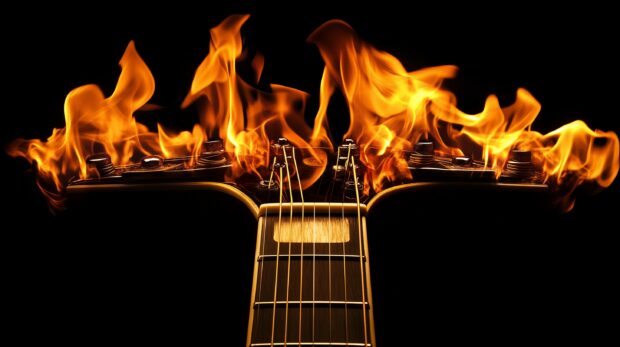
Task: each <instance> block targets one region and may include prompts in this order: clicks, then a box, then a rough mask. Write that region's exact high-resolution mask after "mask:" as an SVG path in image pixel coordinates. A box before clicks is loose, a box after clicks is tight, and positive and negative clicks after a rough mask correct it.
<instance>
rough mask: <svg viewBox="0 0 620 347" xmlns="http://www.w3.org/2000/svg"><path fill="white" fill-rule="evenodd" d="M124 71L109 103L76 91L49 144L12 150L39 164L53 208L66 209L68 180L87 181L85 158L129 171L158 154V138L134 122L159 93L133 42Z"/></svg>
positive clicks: (91, 91) (89, 89)
mask: <svg viewBox="0 0 620 347" xmlns="http://www.w3.org/2000/svg"><path fill="white" fill-rule="evenodd" d="M120 65H121V68H122V72H121V74H120V77H119V79H118V83H117V85H116V88H115V89H114V92H113V93H112V95H110V96H109V97H108V98H105V97H104V95H103V92H102V91H101V89H99V87H98V86H96V85H93V84H88V85H84V86H81V87H78V88H76V89H74V90H72V91H71V92H70V93H69V94H68V95H67V98H66V99H65V124H66V126H65V127H64V128H60V129H54V130H53V132H52V135H51V136H50V137H49V138H48V139H47V141H41V140H38V139H34V140H24V139H18V140H16V141H14V142H13V143H12V144H11V145H10V146H9V149H8V153H9V154H10V155H12V156H22V157H24V158H26V159H27V160H28V161H29V162H31V163H33V162H36V165H37V171H38V174H39V180H38V184H39V187H40V188H41V190H42V191H43V192H44V193H45V194H46V196H47V197H48V198H49V201H50V203H51V204H52V206H55V207H60V206H61V205H62V194H61V193H62V191H63V190H64V186H65V184H66V183H67V181H68V180H69V179H71V178H72V177H74V176H76V175H77V176H78V177H80V178H85V177H86V176H87V165H86V157H87V156H89V155H91V154H94V153H97V152H106V153H108V154H109V155H110V157H111V159H112V162H113V163H114V164H116V165H125V164H128V163H130V162H131V160H132V158H133V157H134V155H135V154H141V155H146V154H151V153H154V152H155V153H156V152H157V147H158V144H157V136H156V134H154V133H152V132H149V130H148V128H147V127H146V126H145V125H143V124H140V123H139V122H137V121H136V119H135V118H134V117H133V113H134V112H135V111H136V110H138V109H139V108H140V107H142V106H144V105H145V104H146V103H147V101H148V100H149V99H150V98H151V96H152V95H153V92H154V91H155V81H154V79H153V75H152V74H151V72H150V70H149V69H148V67H147V66H146V64H145V63H144V61H143V60H142V58H140V56H139V55H138V52H137V51H136V48H135V45H134V43H133V42H130V43H129V45H128V46H127V49H126V51H125V54H123V57H122V59H121V61H120Z"/></svg>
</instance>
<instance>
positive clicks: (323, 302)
mask: <svg viewBox="0 0 620 347" xmlns="http://www.w3.org/2000/svg"><path fill="white" fill-rule="evenodd" d="M286 304H287V302H286V301H276V305H277V306H279V305H286ZM288 304H289V305H297V306H299V300H296V301H290V300H289V301H288ZM301 304H302V305H312V304H315V305H340V306H344V305H351V306H365V305H368V302H361V301H340V300H339V301H326V300H305V301H302V302H301ZM254 305H255V306H260V305H271V306H273V301H257V302H255V303H254Z"/></svg>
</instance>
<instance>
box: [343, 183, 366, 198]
mask: <svg viewBox="0 0 620 347" xmlns="http://www.w3.org/2000/svg"><path fill="white" fill-rule="evenodd" d="M363 190H364V183H362V182H360V181H359V180H358V182H357V191H358V192H359V193H358V194H359V196H360V197H361V196H362V191H363ZM344 195H345V197H346V198H347V199H351V200H354V199H357V196H356V195H355V181H354V180H350V181H346V182H344Z"/></svg>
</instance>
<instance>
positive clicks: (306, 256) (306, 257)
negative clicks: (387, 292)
mask: <svg viewBox="0 0 620 347" xmlns="http://www.w3.org/2000/svg"><path fill="white" fill-rule="evenodd" d="M308 247H312V246H308ZM276 257H277V255H276V254H266V255H259V256H258V261H263V260H275V259H276ZM288 257H289V255H288V254H280V261H282V259H285V260H286V259H288ZM290 257H291V259H299V258H302V257H303V259H304V260H306V261H307V260H313V258H316V259H325V258H329V257H331V258H332V261H338V260H342V258H345V259H346V260H355V261H357V260H358V259H359V258H360V256H359V254H342V253H341V254H338V253H332V254H321V253H319V254H308V253H304V254H303V255H302V254H291V255H290ZM362 261H366V257H364V256H362Z"/></svg>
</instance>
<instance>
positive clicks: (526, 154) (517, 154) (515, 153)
mask: <svg viewBox="0 0 620 347" xmlns="http://www.w3.org/2000/svg"><path fill="white" fill-rule="evenodd" d="M510 154H511V160H512V161H515V162H518V163H529V162H531V161H532V152H530V151H526V150H521V149H513V150H512V152H511V153H510Z"/></svg>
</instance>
